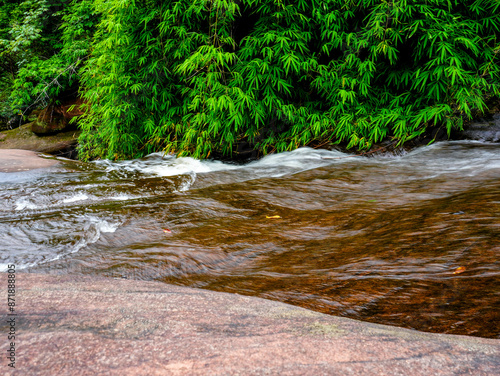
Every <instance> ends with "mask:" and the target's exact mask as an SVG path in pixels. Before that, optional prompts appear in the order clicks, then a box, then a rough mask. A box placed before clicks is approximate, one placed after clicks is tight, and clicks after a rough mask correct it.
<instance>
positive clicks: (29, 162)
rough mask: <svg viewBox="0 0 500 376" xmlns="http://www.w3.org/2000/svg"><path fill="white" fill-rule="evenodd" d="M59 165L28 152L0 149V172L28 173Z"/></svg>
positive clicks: (54, 161) (52, 160)
mask: <svg viewBox="0 0 500 376" xmlns="http://www.w3.org/2000/svg"><path fill="white" fill-rule="evenodd" d="M57 163H59V162H58V161H56V160H54V159H45V158H41V157H40V156H38V154H37V153H35V152H33V151H30V150H17V149H5V150H2V149H0V172H19V171H29V170H34V169H36V168H46V167H50V166H53V165H55V164H57Z"/></svg>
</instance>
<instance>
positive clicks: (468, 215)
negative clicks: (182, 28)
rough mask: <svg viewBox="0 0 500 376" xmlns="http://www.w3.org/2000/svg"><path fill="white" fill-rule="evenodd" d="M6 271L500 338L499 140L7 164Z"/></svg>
mask: <svg viewBox="0 0 500 376" xmlns="http://www.w3.org/2000/svg"><path fill="white" fill-rule="evenodd" d="M0 188H1V193H0V200H1V201H0V202H1V203H2V205H1V207H0V267H1V268H3V269H2V270H5V267H6V265H7V264H9V263H15V264H16V266H17V269H18V270H23V269H24V271H29V272H37V273H52V274H64V273H77V274H86V275H102V276H109V277H115V278H128V279H137V280H157V281H163V282H166V283H173V284H178V285H185V286H192V287H198V288H205V289H210V290H216V291H225V292H230V293H238V294H244V295H253V296H258V297H262V298H266V299H273V300H279V301H282V302H286V303H290V304H294V305H298V306H302V307H307V308H310V309H312V310H315V311H320V312H324V313H328V314H332V315H340V316H345V317H350V318H354V319H358V320H364V321H370V322H375V323H382V324H388V325H396V326H402V327H406V328H413V329H418V330H422V331H429V332H438V333H451V334H467V335H473V336H481V337H488V338H500V288H499V286H500V284H499V282H500V260H499V255H500V145H499V144H494V143H482V142H473V141H455V142H443V143H437V144H434V145H431V146H426V147H422V148H419V149H416V150H414V151H412V152H409V153H406V154H404V155H401V156H397V157H395V156H392V157H388V156H376V157H373V158H367V157H353V156H350V155H347V154H343V153H341V152H338V151H326V150H314V149H309V148H302V149H298V150H296V151H294V152H290V153H282V154H276V155H270V156H267V157H265V158H263V159H261V160H259V161H254V162H251V163H247V164H244V165H236V164H229V163H222V162H217V161H196V160H193V159H190V158H180V159H176V158H174V157H172V156H166V157H163V158H162V156H161V155H159V154H154V155H151V156H149V157H147V158H144V159H142V160H135V161H124V162H109V161H99V162H93V163H87V164H85V163H80V162H75V161H70V160H62V164H60V165H59V166H57V167H54V168H51V169H49V170H34V171H31V172H29V173H20V174H16V173H14V174H13V173H10V174H5V173H4V174H0Z"/></svg>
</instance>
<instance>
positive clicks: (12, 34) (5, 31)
mask: <svg viewBox="0 0 500 376" xmlns="http://www.w3.org/2000/svg"><path fill="white" fill-rule="evenodd" d="M93 10H94V7H93V1H90V0H84V1H81V0H74V1H72V2H71V1H69V0H24V1H10V0H9V1H1V2H0V67H1V68H3V71H1V72H0V83H3V85H0V92H1V95H0V97H3V98H7V99H5V100H3V101H2V102H3V107H2V106H1V105H0V109H1V108H4V109H5V108H6V107H7V105H8V106H10V110H11V111H12V110H17V111H16V112H21V111H22V110H25V111H27V110H31V109H33V108H35V107H44V106H46V105H47V104H48V103H49V102H50V101H51V100H53V99H54V98H57V97H58V95H59V94H60V93H61V92H65V91H68V90H70V89H71V88H72V87H73V88H74V90H76V91H77V90H78V75H77V70H78V68H79V67H80V66H81V62H82V61H83V60H85V59H86V57H87V56H88V54H89V47H90V42H91V41H92V34H93V30H94V24H95V23H97V15H96V13H95V12H94V11H93ZM4 112H7V111H5V110H4Z"/></svg>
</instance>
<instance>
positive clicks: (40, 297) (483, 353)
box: [0, 273, 500, 376]
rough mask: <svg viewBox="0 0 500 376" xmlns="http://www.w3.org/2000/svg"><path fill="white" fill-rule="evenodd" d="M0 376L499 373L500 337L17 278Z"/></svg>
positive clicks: (158, 288)
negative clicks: (12, 349)
mask: <svg viewBox="0 0 500 376" xmlns="http://www.w3.org/2000/svg"><path fill="white" fill-rule="evenodd" d="M0 274H1V278H0V280H1V282H0V283H1V286H2V296H3V297H4V298H3V299H2V300H3V303H0V314H1V320H2V321H1V322H2V324H1V331H2V335H1V336H0V338H1V339H0V351H1V354H2V356H1V357H0V359H1V361H0V372H1V374H3V375H40V376H42V375H58V376H62V375H121V376H124V375H405V376H406V375H458V374H467V375H497V374H500V340H492V339H482V338H473V337H465V336H451V335H439V334H429V333H421V332H417V331H412V330H406V329H400V328H395V327H390V326H384V325H376V324H369V323H363V322H359V321H355V320H351V319H346V318H340V317H334V316H328V315H324V314H321V313H316V312H312V311H309V310H306V309H302V308H298V307H294V306H290V305H287V304H283V303H279V302H273V301H267V300H263V299H259V298H254V297H246V296H240V295H236V294H227V293H220V292H212V291H207V290H198V289H192V288H187V287H179V286H172V285H167V284H163V283H159V282H143V281H132V280H117V279H104V278H98V277H85V276H70V275H66V276H51V275H37V274H23V273H17V277H16V280H17V283H16V289H17V291H16V307H15V308H16V313H17V316H16V320H17V321H16V340H15V343H16V351H17V353H16V363H15V365H16V370H12V369H11V368H9V367H8V366H7V362H8V359H6V357H5V356H4V355H3V354H6V353H7V350H8V343H7V335H6V334H7V332H8V327H7V325H6V322H7V318H8V316H7V304H6V301H7V299H6V297H7V291H6V289H7V273H0Z"/></svg>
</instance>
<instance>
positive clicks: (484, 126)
mask: <svg viewBox="0 0 500 376" xmlns="http://www.w3.org/2000/svg"><path fill="white" fill-rule="evenodd" d="M461 136H462V138H464V139H468V140H477V141H489V142H500V113H498V114H495V115H493V117H492V118H491V119H489V120H483V121H478V122H474V123H472V124H470V125H468V126H467V127H466V128H465V129H464V131H463V132H461Z"/></svg>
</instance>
